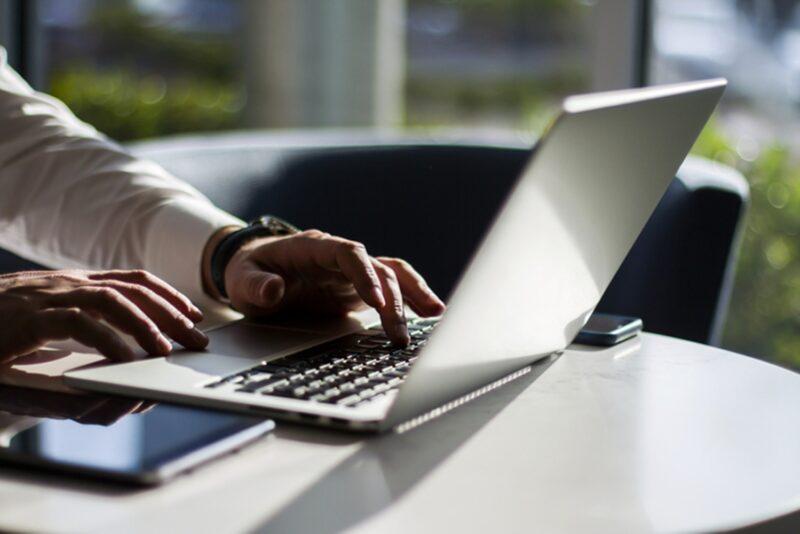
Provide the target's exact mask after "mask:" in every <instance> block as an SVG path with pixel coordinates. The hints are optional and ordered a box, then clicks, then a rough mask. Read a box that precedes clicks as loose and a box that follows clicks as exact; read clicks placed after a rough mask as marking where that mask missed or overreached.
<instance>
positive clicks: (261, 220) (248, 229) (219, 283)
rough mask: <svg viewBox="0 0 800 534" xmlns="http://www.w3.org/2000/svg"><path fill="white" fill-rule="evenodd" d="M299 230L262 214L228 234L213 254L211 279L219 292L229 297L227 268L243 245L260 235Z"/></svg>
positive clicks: (282, 233)
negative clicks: (226, 285) (226, 276)
mask: <svg viewBox="0 0 800 534" xmlns="http://www.w3.org/2000/svg"><path fill="white" fill-rule="evenodd" d="M299 231H300V230H299V229H298V228H297V227H295V226H293V225H291V224H289V223H288V222H286V221H284V220H282V219H279V218H278V217H273V216H271V215H262V216H261V217H258V218H257V219H254V220H252V221H251V222H250V224H248V225H247V226H245V227H244V228H241V229H239V230H236V231H235V232H231V233H230V234H228V235H226V236H225V237H224V238H223V239H222V241H220V242H219V244H218V245H217V248H216V249H214V253H213V254H212V255H211V281H212V282H213V283H214V287H215V288H216V289H217V291H218V292H219V294H220V295H221V296H222V297H223V298H226V299H227V298H228V293H227V291H225V268H226V267H227V266H228V262H230V260H231V258H232V257H233V255H234V254H235V253H236V251H237V250H239V249H240V248H241V247H242V245H244V244H245V243H246V242H248V241H250V240H252V239H256V238H258V237H276V236H282V235H291V234H296V233H297V232H299Z"/></svg>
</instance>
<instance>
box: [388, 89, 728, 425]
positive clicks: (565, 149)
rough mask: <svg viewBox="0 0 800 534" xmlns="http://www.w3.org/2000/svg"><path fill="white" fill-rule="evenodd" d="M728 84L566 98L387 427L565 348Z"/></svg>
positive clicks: (413, 372) (463, 280)
mask: <svg viewBox="0 0 800 534" xmlns="http://www.w3.org/2000/svg"><path fill="white" fill-rule="evenodd" d="M726 84H727V82H726V81H725V80H724V79H714V80H706V81H699V82H691V83H684V84H675V85H667V86H657V87H649V88H643V89H628V90H623V91H613V92H608V93H595V94H589V95H581V96H574V97H570V98H567V99H566V100H565V101H564V103H563V105H562V109H561V113H560V114H559V116H558V118H557V119H556V120H555V121H554V123H553V124H552V126H551V127H550V128H549V130H548V131H547V132H546V133H545V135H544V136H543V137H542V139H541V140H540V141H539V143H538V145H537V146H536V150H535V151H534V152H533V154H532V156H531V158H530V161H529V162H528V165H527V166H526V169H525V170H524V171H523V172H522V174H521V175H520V177H519V178H518V180H517V183H516V184H515V186H514V187H513V188H512V190H511V192H510V193H509V195H508V197H507V199H506V200H505V204H504V206H503V207H502V208H501V209H500V211H499V213H498V215H497V216H496V218H495V221H494V223H493V224H492V227H491V228H490V230H489V231H488V232H487V234H486V235H485V237H484V239H483V241H482V243H481V244H480V246H479V247H478V248H477V252H476V253H475V255H474V256H473V258H472V260H471V261H470V263H469V265H468V267H467V268H466V269H465V271H464V272H463V274H462V276H461V279H460V281H459V283H458V285H457V287H456V290H455V291H454V293H453V295H452V297H451V299H450V303H449V310H448V312H447V313H446V315H445V317H444V318H443V320H442V322H441V323H440V324H439V326H438V327H437V331H436V334H435V335H434V336H432V338H431V339H430V341H429V342H428V345H426V347H425V349H424V351H423V353H422V355H421V357H420V359H419V361H417V362H416V364H415V365H414V368H413V369H412V370H411V372H410V374H409V376H408V377H407V379H406V381H405V383H404V384H403V387H402V388H400V391H399V393H398V396H397V398H396V400H395V403H394V404H393V406H392V407H391V408H390V411H389V413H388V415H387V419H386V421H385V425H384V426H385V427H389V426H394V425H395V424H397V423H399V422H402V421H406V420H408V419H410V418H412V417H414V416H416V415H419V414H421V413H423V412H425V411H427V410H430V409H432V408H434V407H436V406H440V405H442V404H444V403H446V402H448V401H450V400H453V399H455V398H457V397H459V396H461V395H464V394H466V393H468V392H470V391H473V390H475V389H476V388H478V387H481V386H484V385H486V384H488V383H490V382H492V381H495V380H498V379H499V378H501V377H503V376H505V375H507V374H509V373H511V372H513V371H515V370H517V369H520V368H522V367H524V366H525V365H527V364H528V363H530V362H532V361H535V360H536V359H539V358H541V357H544V356H546V355H548V354H551V353H553V352H554V351H558V350H562V349H564V348H565V347H566V346H567V345H568V344H569V343H571V342H572V340H573V338H574V337H575V335H576V334H577V333H578V331H579V330H580V329H581V328H582V327H583V325H584V323H585V322H586V321H587V319H588V318H589V316H590V315H591V313H592V311H593V310H594V308H595V306H596V305H597V303H598V302H599V301H600V297H601V296H602V295H603V292H604V291H605V290H606V288H607V287H608V285H609V284H610V282H611V279H612V278H613V276H614V274H615V273H616V271H617V269H619V267H620V265H621V264H622V261H623V260H624V259H625V256H626V255H627V253H628V251H629V250H630V249H631V247H632V246H633V244H634V242H635V241H636V238H637V237H638V236H639V233H640V232H641V230H642V229H643V228H644V226H645V223H646V222H647V220H648V219H649V217H650V215H651V214H652V213H653V211H654V210H655V207H656V205H657V204H658V202H659V200H660V199H661V197H662V196H663V194H664V192H665V191H666V189H667V186H668V185H669V183H670V181H671V180H672V179H673V177H674V176H675V173H676V172H677V170H678V167H679V166H680V164H681V163H682V162H683V160H684V158H685V157H686V155H687V153H688V152H689V150H690V148H691V147H692V145H693V143H694V142H695V140H696V139H697V136H698V135H699V134H700V131H701V130H702V128H703V126H704V125H705V123H706V121H707V120H708V118H709V116H710V115H711V113H712V111H713V110H714V108H715V107H716V105H717V103H718V101H719V99H720V97H721V96H722V93H723V91H724V89H725V86H726Z"/></svg>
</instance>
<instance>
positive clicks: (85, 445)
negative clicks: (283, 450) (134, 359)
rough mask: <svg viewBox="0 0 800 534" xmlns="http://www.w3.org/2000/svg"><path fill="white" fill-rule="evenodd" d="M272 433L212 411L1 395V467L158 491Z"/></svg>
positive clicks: (4, 391) (258, 423) (12, 392)
mask: <svg viewBox="0 0 800 534" xmlns="http://www.w3.org/2000/svg"><path fill="white" fill-rule="evenodd" d="M273 428H274V423H273V422H272V421H271V420H268V419H267V420H265V419H263V418H255V417H250V416H243V415H236V414H230V413H224V412H218V411H212V410H205V409H198V408H188V407H184V406H176V405H170V404H149V403H145V402H142V401H137V400H129V399H124V398H117V397H99V396H83V395H81V396H77V395H69V394H60V393H49V392H37V391H32V390H27V389H21V388H11V387H0V467H2V466H3V465H4V464H5V465H13V466H16V467H23V468H26V469H29V468H36V469H46V470H54V471H60V472H62V473H65V474H66V473H70V474H73V475H80V476H91V477H95V478H98V477H99V478H102V479H106V480H114V481H118V482H127V483H134V484H146V485H153V484H159V483H162V482H164V481H166V480H168V479H170V478H172V477H174V476H175V475H177V474H179V473H182V472H185V471H187V470H189V469H191V468H194V467H196V466H198V465H200V464H202V463H204V462H207V461H209V460H211V459H213V458H215V457H218V456H221V455H223V454H226V453H228V452H231V451H233V450H236V449H238V448H241V447H242V446H244V445H246V444H247V443H249V442H252V441H254V440H256V439H258V438H260V437H262V436H264V435H265V434H267V433H269V432H270V431H271V430H272V429H273Z"/></svg>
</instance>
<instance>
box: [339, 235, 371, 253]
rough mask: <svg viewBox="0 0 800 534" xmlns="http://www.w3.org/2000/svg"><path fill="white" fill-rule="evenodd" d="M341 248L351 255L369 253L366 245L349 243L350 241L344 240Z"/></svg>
mask: <svg viewBox="0 0 800 534" xmlns="http://www.w3.org/2000/svg"><path fill="white" fill-rule="evenodd" d="M339 247H341V249H342V250H343V251H345V252H347V253H350V254H360V253H363V252H366V251H367V247H365V246H364V243H360V242H358V241H349V240H346V239H345V240H342V241H341V242H340V243H339Z"/></svg>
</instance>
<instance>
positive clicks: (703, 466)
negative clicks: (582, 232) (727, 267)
mask: <svg viewBox="0 0 800 534" xmlns="http://www.w3.org/2000/svg"><path fill="white" fill-rule="evenodd" d="M797 509H800V375H797V374H795V373H792V372H790V371H786V370H784V369H781V368H778V367H776V366H773V365H770V364H767V363H764V362H761V361H758V360H754V359H751V358H747V357H744V356H740V355H736V354H733V353H730V352H726V351H723V350H719V349H714V348H710V347H706V346H703V345H697V344H694V343H689V342H685V341H680V340H676V339H672V338H666V337H661V336H657V335H652V334H644V335H642V336H640V337H639V338H638V339H634V340H631V341H628V342H626V343H624V344H622V345H619V346H617V347H615V348H612V349H605V350H600V349H595V348H589V347H581V346H574V347H571V348H570V350H568V351H566V352H565V353H564V354H563V355H561V356H560V357H558V358H553V359H550V360H548V361H545V362H542V363H540V364H537V366H535V369H534V372H532V373H529V374H527V375H525V376H523V377H522V378H520V379H518V380H516V381H514V382H512V383H510V384H508V385H506V386H504V387H502V388H499V389H496V390H494V391H492V392H490V393H488V394H486V395H484V396H482V397H480V398H478V399H476V400H474V401H472V402H471V403H468V404H466V405H464V406H461V407H459V408H457V409H455V410H453V411H451V412H449V413H447V414H445V415H444V416H442V417H440V418H438V419H435V420H433V421H431V422H428V423H426V424H424V425H422V426H419V427H417V428H415V429H412V430H409V431H407V432H405V433H403V434H387V435H383V436H378V437H365V436H358V435H350V434H345V433H338V432H331V431H325V430H318V429H313V428H304V427H300V426H293V425H288V424H279V429H278V430H277V431H276V432H275V433H274V434H273V435H272V436H270V437H269V438H267V439H265V440H263V441H261V442H259V443H257V444H255V445H253V446H251V447H249V448H246V449H244V450H243V451H241V452H239V453H237V454H234V455H231V456H229V457H226V458H224V459H222V460H219V461H217V462H214V463H213V464H210V465H208V466H206V467H203V468H200V469H198V470H197V471H195V472H193V473H191V474H188V475H186V476H183V477H181V478H179V479H177V480H175V481H174V482H172V483H170V484H167V485H165V486H163V487H160V488H156V489H146V490H131V489H126V488H124V487H118V486H111V485H105V484H102V483H95V482H80V481H71V480H69V479H66V478H63V477H59V476H50V475H44V474H41V475H39V474H37V475H33V474H27V473H24V472H20V471H11V470H8V469H0V530H26V531H29V530H37V531H81V532H87V531H93V532H153V531H158V532H190V531H191V532H228V531H243V530H247V531H252V530H264V531H269V532H312V531H313V532H336V531H341V530H345V529H347V530H351V531H356V532H408V531H409V530H413V531H414V532H455V531H465V532H486V531H489V530H491V531H495V532H531V531H541V532H562V531H592V532H638V531H687V530H709V529H715V530H716V529H727V528H737V527H742V526H745V525H749V524H753V523H756V522H760V521H764V520H768V519H771V518H775V517H777V516H780V515H784V514H789V513H790V512H793V511H794V510H797ZM792 517H793V516H791V515H790V516H789V520H791V518H792ZM785 520H786V518H784V519H783V520H782V521H785ZM793 524H794V523H793ZM784 526H785V523H784Z"/></svg>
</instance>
